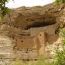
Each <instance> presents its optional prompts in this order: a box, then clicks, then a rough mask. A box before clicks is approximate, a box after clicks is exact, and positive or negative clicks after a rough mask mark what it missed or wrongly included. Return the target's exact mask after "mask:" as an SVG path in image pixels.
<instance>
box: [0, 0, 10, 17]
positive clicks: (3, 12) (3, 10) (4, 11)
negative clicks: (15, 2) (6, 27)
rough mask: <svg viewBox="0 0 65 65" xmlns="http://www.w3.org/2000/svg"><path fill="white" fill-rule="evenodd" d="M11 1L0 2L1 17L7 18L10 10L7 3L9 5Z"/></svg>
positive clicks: (3, 0) (2, 0)
mask: <svg viewBox="0 0 65 65" xmlns="http://www.w3.org/2000/svg"><path fill="white" fill-rule="evenodd" d="M9 1H10V0H0V16H5V15H6V14H7V13H8V11H9V9H8V7H6V6H5V5H6V3H8V2H9Z"/></svg>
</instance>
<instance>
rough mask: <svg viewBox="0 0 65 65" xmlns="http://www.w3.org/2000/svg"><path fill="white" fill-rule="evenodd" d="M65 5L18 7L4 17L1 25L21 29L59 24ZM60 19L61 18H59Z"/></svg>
mask: <svg viewBox="0 0 65 65" xmlns="http://www.w3.org/2000/svg"><path fill="white" fill-rule="evenodd" d="M64 10H65V5H64V4H61V5H56V4H54V3H53V4H49V5H46V6H36V7H20V8H17V9H13V10H12V11H11V13H10V14H8V15H7V16H6V17H5V20H6V21H4V22H3V23H7V24H8V25H11V26H14V27H17V28H21V29H29V28H31V27H44V26H48V25H53V24H55V23H60V22H59V17H61V16H64V15H65V14H64ZM61 19H62V18H61Z"/></svg>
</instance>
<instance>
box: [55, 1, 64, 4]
mask: <svg viewBox="0 0 65 65" xmlns="http://www.w3.org/2000/svg"><path fill="white" fill-rule="evenodd" d="M55 2H56V3H57V4H61V3H65V0H55Z"/></svg>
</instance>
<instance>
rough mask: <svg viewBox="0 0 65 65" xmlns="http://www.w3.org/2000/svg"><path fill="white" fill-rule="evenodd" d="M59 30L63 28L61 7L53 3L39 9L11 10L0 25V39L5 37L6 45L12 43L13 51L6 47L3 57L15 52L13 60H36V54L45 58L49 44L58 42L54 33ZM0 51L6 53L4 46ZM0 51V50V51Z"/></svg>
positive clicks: (64, 7) (63, 8) (64, 17)
mask: <svg viewBox="0 0 65 65" xmlns="http://www.w3.org/2000/svg"><path fill="white" fill-rule="evenodd" d="M62 27H65V5H64V4H61V5H56V4H54V3H52V4H49V5H46V6H42V7H41V6H36V7H20V8H17V9H13V10H12V11H11V12H10V14H7V15H6V16H5V18H4V20H3V21H2V22H0V35H1V36H7V37H8V38H6V40H5V41H6V43H8V42H9V41H8V39H10V41H11V42H12V41H14V42H13V44H14V46H13V44H12V46H13V48H12V47H11V45H10V43H8V45H10V47H9V49H8V48H7V47H6V50H5V53H6V52H9V51H11V52H13V50H14V52H15V53H14V54H13V56H14V55H15V56H16V57H20V59H35V58H34V57H35V55H36V56H37V53H40V54H44V53H45V52H46V51H45V49H46V47H47V46H48V44H53V43H55V42H56V43H57V41H58V38H59V36H58V34H57V32H58V31H59V28H62ZM1 38H2V37H0V40H1ZM4 38H5V37H4ZM2 39H3V38H2ZM0 44H1V43H0ZM0 46H1V45H0ZM49 47H50V46H49ZM2 49H3V50H4V49H5V48H4V46H3V48H2ZM7 49H8V50H7ZM11 49H12V50H11ZM0 51H2V50H1V49H0ZM41 52H42V53H41ZM23 54H24V56H23ZM29 55H30V56H29ZM31 55H32V56H31ZM25 56H26V57H25ZM32 57H33V58H32Z"/></svg>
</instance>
